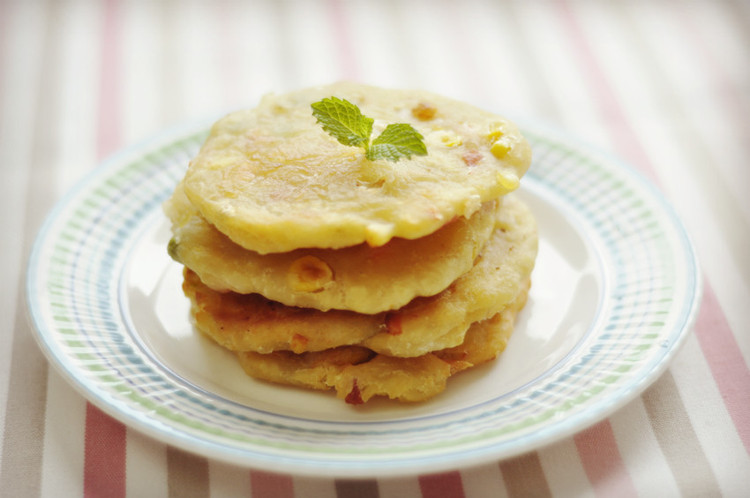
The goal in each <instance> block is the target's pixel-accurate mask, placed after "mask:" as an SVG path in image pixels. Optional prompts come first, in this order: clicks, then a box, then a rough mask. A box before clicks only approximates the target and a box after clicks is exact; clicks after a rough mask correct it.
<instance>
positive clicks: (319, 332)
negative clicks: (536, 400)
mask: <svg viewBox="0 0 750 498" xmlns="http://www.w3.org/2000/svg"><path fill="white" fill-rule="evenodd" d="M331 96H335V97H336V98H339V99H345V100H346V101H348V102H351V103H353V104H355V105H356V106H358V107H359V109H361V111H362V113H363V114H365V115H367V116H370V117H372V118H373V119H374V120H375V121H374V128H375V130H377V129H382V128H383V127H384V126H385V125H386V124H388V123H395V122H398V123H407V124H410V125H411V126H412V127H413V128H414V129H416V130H417V131H418V132H419V133H420V134H421V135H422V137H423V140H424V144H425V145H426V149H427V155H422V156H411V157H409V158H405V159H401V160H399V161H397V162H394V161H386V160H369V159H367V158H366V157H365V154H364V153H363V150H362V149H361V148H357V147H347V146H344V145H342V144H341V143H339V142H338V141H337V140H336V139H335V138H334V137H332V136H331V135H330V134H328V133H327V132H326V131H325V130H324V129H323V128H322V127H321V126H320V125H319V124H318V122H316V119H315V117H314V116H313V113H312V112H311V104H312V103H314V102H316V101H319V100H320V99H323V98H327V97H331ZM530 161H531V151H530V148H529V145H528V143H527V142H526V140H525V139H524V138H523V137H522V136H521V134H520V133H519V131H518V129H517V128H516V127H515V126H514V125H513V124H512V123H510V122H509V121H507V120H505V119H502V118H500V117H498V116H496V115H494V114H491V113H489V112H485V111H483V110H480V109H478V108H476V107H473V106H470V105H468V104H465V103H461V102H457V101H455V100H452V99H448V98H445V97H442V96H438V95H434V94H431V93H426V92H422V91H413V90H392V89H382V88H377V87H372V86H366V85H361V84H356V83H337V84H333V85H328V86H322V87H315V88H309V89H304V90H299V91H294V92H290V93H286V94H282V95H269V96H266V97H264V98H263V99H262V100H261V102H260V103H259V105H258V106H257V107H256V108H254V109H250V110H246V111H239V112H235V113H232V114H230V115H228V116H226V117H224V118H223V119H221V120H219V121H218V122H217V123H216V124H215V125H214V126H213V128H212V129H211V132H210V135H209V137H208V138H207V140H206V142H205V143H204V144H203V146H202V148H201V150H200V152H199V153H198V155H197V156H196V157H195V158H194V159H193V161H191V163H190V165H189V167H188V170H187V172H186V174H185V177H184V178H183V180H182V181H181V182H180V183H179V184H178V185H177V187H176V188H175V191H174V194H173V195H172V197H171V198H170V199H169V200H168V201H167V202H166V203H165V205H164V208H165V212H166V214H167V216H168V217H169V218H170V220H171V222H172V233H173V238H172V240H171V241H170V244H169V252H170V255H171V256H172V257H173V258H174V259H175V260H177V261H179V262H180V263H182V264H183V265H184V266H185V269H184V283H183V291H184V293H185V295H186V296H187V297H188V298H189V299H190V301H191V315H192V319H193V321H194V324H195V326H196V328H197V329H198V330H200V331H201V332H202V333H204V334H206V335H207V336H208V337H210V338H211V339H213V340H214V341H216V342H217V343H218V344H220V345H221V346H223V347H225V348H227V349H229V350H231V351H234V352H236V353H237V357H238V358H239V361H240V363H241V365H242V367H243V368H244V370H245V371H246V372H247V373H248V374H249V375H251V376H252V377H255V378H258V379H264V380H267V381H272V382H277V383H282V384H291V385H295V386H302V387H306V388H312V389H323V390H325V389H334V390H335V391H336V393H337V395H338V396H339V397H340V398H342V399H345V400H346V402H348V403H352V404H360V403H363V402H366V401H367V400H369V399H370V398H371V397H373V396H387V397H389V398H392V399H397V400H400V401H422V400H426V399H428V398H431V397H433V396H435V395H436V394H438V393H440V392H441V391H443V390H444V389H445V387H446V381H447V379H448V377H450V376H451V375H453V374H455V373H457V372H460V371H462V370H465V369H467V368H470V367H472V366H474V365H478V364H481V363H484V362H487V361H490V360H492V359H494V358H495V357H496V356H497V355H498V354H499V353H500V352H502V351H503V349H504V348H505V345H506V343H507V341H508V338H509V337H510V334H511V333H512V331H513V327H514V322H515V318H516V315H517V313H518V312H519V311H520V309H521V308H523V306H524V304H525V302H526V296H527V293H528V289H529V285H530V275H531V271H532V269H533V266H534V261H535V258H536V252H537V234H536V225H535V222H534V218H533V216H532V214H531V213H530V212H529V210H528V208H527V207H526V206H525V205H524V204H523V203H522V202H521V201H520V200H519V199H517V198H516V197H515V196H514V195H513V194H510V192H512V191H513V190H515V189H516V188H517V187H518V186H519V180H520V178H521V177H522V176H523V174H524V173H525V172H526V170H527V169H528V167H529V164H530ZM509 194H510V195H509Z"/></svg>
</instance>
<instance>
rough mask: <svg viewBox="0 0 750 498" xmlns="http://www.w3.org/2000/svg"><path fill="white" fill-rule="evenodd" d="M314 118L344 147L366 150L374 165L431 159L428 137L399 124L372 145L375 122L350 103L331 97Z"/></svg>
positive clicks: (316, 107)
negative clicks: (384, 162) (401, 160)
mask: <svg viewBox="0 0 750 498" xmlns="http://www.w3.org/2000/svg"><path fill="white" fill-rule="evenodd" d="M311 107H312V110H313V116H315V118H316V119H317V120H318V123H320V125H321V126H322V127H323V129H324V130H325V131H327V132H328V133H329V134H330V135H331V136H333V137H334V138H335V139H336V140H338V141H339V142H340V143H341V144H343V145H348V146H351V147H362V148H364V149H365V157H367V159H369V160H371V161H375V160H377V159H385V160H388V161H394V162H395V161H398V160H399V159H401V158H409V157H411V156H412V155H413V154H415V155H418V156H424V155H427V147H426V146H425V144H424V141H423V140H424V137H422V135H420V134H419V132H418V131H417V130H415V129H414V128H413V127H412V126H411V125H409V124H406V123H395V124H389V125H388V126H386V128H385V130H383V133H381V134H380V135H378V136H377V137H376V138H375V139H374V140H372V141H370V135H372V124H373V119H372V118H368V117H367V116H365V115H364V114H362V111H360V110H359V107H357V106H356V105H354V104H352V103H351V102H349V101H348V100H344V99H339V98H337V97H330V98H326V99H323V100H321V101H319V102H315V103H314V104H312V105H311Z"/></svg>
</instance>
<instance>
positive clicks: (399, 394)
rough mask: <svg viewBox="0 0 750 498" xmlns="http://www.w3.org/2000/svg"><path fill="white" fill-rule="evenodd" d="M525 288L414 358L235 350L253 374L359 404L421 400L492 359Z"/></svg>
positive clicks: (345, 350) (354, 349) (344, 350)
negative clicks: (378, 399)
mask: <svg viewBox="0 0 750 498" xmlns="http://www.w3.org/2000/svg"><path fill="white" fill-rule="evenodd" d="M527 294H528V288H524V289H523V290H522V291H521V292H520V293H519V295H518V296H517V297H516V299H514V300H513V302H512V303H510V305H509V306H508V307H506V308H505V309H504V310H503V311H502V312H500V313H497V314H496V315H494V316H493V317H491V318H489V319H487V320H484V321H481V322H478V323H475V324H473V325H472V326H471V328H470V329H469V331H468V333H467V334H466V338H465V340H464V342H463V343H462V344H460V345H458V346H456V347H453V348H449V349H444V350H441V351H435V352H430V353H426V354H424V355H421V356H418V357H416V358H395V357H390V356H386V355H383V354H376V353H374V352H373V351H371V350H369V349H367V348H364V347H360V346H343V347H338V348H334V349H328V350H325V351H319V352H313V353H303V354H294V353H291V352H288V351H277V352H274V353H270V354H259V353H254V352H240V353H237V356H238V358H239V361H240V364H241V365H242V368H243V369H244V370H245V372H246V373H247V374H248V375H250V376H251V377H255V378H258V379H262V380H266V381H270V382H275V383H279V384H288V385H293V386H299V387H304V388H309V389H318V390H328V389H335V391H336V395H337V397H339V398H341V399H344V400H346V402H347V403H350V404H362V403H365V402H367V401H368V400H369V399H371V398H372V397H374V396H386V397H388V398H391V399H396V400H399V401H405V402H418V401H425V400H427V399H429V398H432V397H434V396H436V395H437V394H439V393H441V392H442V391H443V390H445V388H446V382H447V380H448V378H449V377H450V376H452V375H455V374H456V373H458V372H460V371H462V370H466V369H468V368H471V367H474V366H476V365H480V364H482V363H486V362H488V361H491V360H493V359H494V358H496V357H497V355H498V354H500V353H501V352H502V351H503V350H504V349H505V347H506V345H507V343H508V339H509V338H510V336H511V334H512V332H513V327H514V324H515V319H516V316H517V314H518V312H519V311H520V310H521V308H523V306H524V305H525V303H526V297H527Z"/></svg>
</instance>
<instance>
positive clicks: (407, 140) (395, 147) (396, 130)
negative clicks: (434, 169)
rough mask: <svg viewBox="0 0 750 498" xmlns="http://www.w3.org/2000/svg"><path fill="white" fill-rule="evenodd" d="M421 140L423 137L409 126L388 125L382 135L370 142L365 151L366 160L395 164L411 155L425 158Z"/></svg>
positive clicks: (404, 124)
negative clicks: (378, 160)
mask: <svg viewBox="0 0 750 498" xmlns="http://www.w3.org/2000/svg"><path fill="white" fill-rule="evenodd" d="M423 140H424V137H423V136H422V135H420V134H419V132H418V131H417V130H415V129H414V128H413V127H412V126H411V125H409V124H406V123H396V124H389V125H388V126H386V127H385V130H383V133H381V134H380V135H379V136H378V137H377V138H376V139H375V140H373V141H372V144H371V145H370V148H369V150H368V151H367V159H370V160H371V161H374V160H376V159H387V160H389V161H394V162H395V161H398V160H399V159H401V158H409V157H411V155H412V154H416V155H418V156H425V155H427V147H426V146H425V144H424V142H423Z"/></svg>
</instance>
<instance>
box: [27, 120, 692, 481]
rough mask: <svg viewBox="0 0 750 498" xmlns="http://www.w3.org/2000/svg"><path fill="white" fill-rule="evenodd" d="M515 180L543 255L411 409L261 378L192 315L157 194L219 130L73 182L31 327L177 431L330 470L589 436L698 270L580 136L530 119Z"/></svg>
mask: <svg viewBox="0 0 750 498" xmlns="http://www.w3.org/2000/svg"><path fill="white" fill-rule="evenodd" d="M525 132H526V135H527V137H528V138H529V139H530V141H531V142H532V144H533V148H534V158H535V159H534V165H533V167H532V169H531V171H530V172H529V174H528V175H527V176H526V177H525V178H524V180H523V182H522V184H523V186H522V188H521V191H520V193H519V195H522V196H523V198H524V199H525V200H526V201H527V202H528V204H529V205H530V206H531V208H532V209H533V211H534V213H535V215H536V217H537V220H538V223H539V231H540V252H539V258H538V263H537V267H536V269H535V271H534V275H533V286H532V290H531V293H530V296H529V302H528V305H527V306H526V308H525V309H524V310H523V312H522V313H521V315H520V321H519V323H518V326H517V329H516V331H515V333H514V335H513V337H512V338H511V341H510V344H509V345H508V348H507V349H506V351H505V352H504V354H503V355H502V356H501V357H500V358H499V359H498V360H497V361H495V362H492V363H491V364H488V365H485V366H482V367H480V368H477V369H474V370H471V371H467V372H465V373H462V374H460V375H458V376H456V377H455V378H452V379H451V380H450V381H449V385H448V388H447V390H446V391H445V393H444V394H442V395H440V396H438V397H436V398H434V399H433V400H431V401H429V402H427V403H423V404H416V405H403V404H397V403H393V402H389V401H387V400H374V401H371V402H369V403H367V404H366V405H363V406H349V405H346V404H344V403H343V402H341V401H340V400H338V399H336V398H335V397H334V395H333V394H331V393H320V392H311V391H305V390H299V389H294V388H288V387H280V386H275V385H269V384H265V383H262V382H258V381H255V380H253V379H250V378H249V377H247V376H246V375H245V374H244V373H243V372H242V370H241V369H240V367H239V366H238V364H237V363H236V362H235V360H234V357H233V356H232V355H230V354H229V353H228V352H226V351H224V350H222V349H221V348H219V347H218V346H216V345H214V344H213V343H211V342H210V341H208V340H206V339H204V338H203V337H202V336H200V335H198V334H197V333H195V332H194V331H193V329H192V328H191V325H190V322H189V319H188V302H187V300H186V299H185V297H184V296H183V295H182V292H181V289H180V283H181V275H180V271H181V270H180V267H179V265H177V264H176V263H174V262H172V261H171V260H170V259H169V257H168V256H167V253H166V245H167V241H168V240H169V229H168V225H167V223H166V220H165V218H164V216H163V215H162V212H161V209H160V205H161V203H162V201H163V200H164V199H165V198H166V197H167V196H168V195H169V194H170V192H171V190H172V189H173V187H174V185H175V183H176V182H177V180H178V179H179V178H180V177H181V176H182V175H183V172H184V169H185V167H186V165H187V163H188V161H189V159H190V158H191V157H192V156H193V155H194V153H195V152H196V151H197V149H198V147H199V145H200V143H201V142H202V141H203V139H204V137H205V135H206V133H207V127H205V126H199V127H195V128H192V129H182V130H177V131H174V132H171V133H168V134H165V135H162V136H160V137H158V138H156V139H154V140H152V141H150V142H149V143H146V144H142V145H140V146H138V147H135V148H132V149H130V150H127V151H125V152H123V153H121V154H119V155H117V156H116V157H114V158H113V159H111V160H109V161H108V162H107V163H105V164H104V165H102V166H101V167H100V168H98V169H97V170H96V171H95V172H94V173H93V174H92V175H91V176H90V177H89V178H87V179H86V180H85V181H84V182H83V183H82V184H80V185H79V186H78V187H77V188H76V189H75V190H74V191H73V192H71V193H70V194H69V195H67V196H66V197H65V198H64V199H63V200H62V201H61V202H60V203H59V205H58V206H57V207H56V208H55V209H54V211H53V212H52V213H51V215H50V216H49V218H48V219H47V221H46V223H45V225H44V226H43V228H42V230H41V232H40V234H39V237H38V239H37V242H36V244H35V246H34V249H33V252H32V255H31V259H30V264H29V270H28V276H27V279H28V282H27V284H28V285H27V289H28V293H27V297H28V304H29V309H30V312H31V317H32V320H33V322H34V325H35V330H36V337H37V340H38V342H39V344H40V346H41V348H42V350H43V351H44V352H45V354H46V355H47V357H48V358H49V360H50V362H51V363H52V364H53V365H55V366H56V367H57V368H58V369H59V371H60V372H62V374H63V376H64V377H65V378H66V379H67V380H68V381H70V382H71V383H72V384H73V385H74V386H75V387H76V388H78V389H79V390H80V392H81V393H83V395H84V396H86V398H88V399H89V400H90V401H91V402H93V403H95V404H96V405H97V406H99V407H100V408H101V409H103V410H104V411H106V412H108V413H109V414H110V415H112V416H114V417H115V418H117V419H119V420H121V421H122V422H124V423H126V424H128V425H130V426H132V427H134V428H136V429H139V430H141V431H143V432H145V433H147V434H150V435H151V436H153V437H155V438H157V439H159V440H162V441H164V442H166V443H169V444H172V445H175V446H177V447H181V448H183V449H186V450H189V451H193V452H196V453H199V454H202V455H205V456H207V457H212V458H217V459H221V460H224V461H228V462H232V463H235V464H241V465H248V466H252V467H255V468H261V469H266V470H272V471H278V472H286V473H296V474H300V475H316V476H345V477H365V476H381V477H382V476H394V475H402V474H417V473H427V472H437V471H443V470H447V469H454V468H459V467H467V466H471V465H475V464H480V463H484V462H489V461H493V460H496V459H500V458H504V457H508V456H512V455H516V454H519V453H522V452H525V451H529V450H532V449H534V448H537V447H539V446H541V445H544V444H547V443H550V442H552V441H555V440H557V439H560V438H562V437H565V436H568V435H570V434H573V433H575V432H576V431H579V430H581V429H584V428H585V427H587V426H589V425H591V424H593V423H595V422H597V421H599V420H601V419H602V418H604V417H606V416H607V415H609V414H610V413H612V412H613V411H614V410H616V409H617V408H619V407H620V406H622V405H624V404H625V403H627V402H628V401H629V400H631V399H632V398H634V397H635V396H637V395H638V394H639V393H640V392H642V391H643V390H644V389H645V388H646V387H647V386H648V385H649V384H650V383H651V382H653V381H654V380H655V379H656V378H657V377H658V376H659V374H660V373H661V372H662V371H663V370H664V369H665V368H666V365H667V362H668V360H669V359H671V358H672V356H674V354H675V352H676V350H677V348H678V346H679V345H680V344H681V343H682V342H683V340H684V338H685V336H686V334H687V333H688V330H689V328H690V327H691V325H692V322H693V320H694V318H695V313H696V309H697V305H698V302H699V299H700V290H701V283H700V273H699V271H698V266H697V262H696V259H695V254H694V251H693V249H692V247H691V244H690V241H689V240H688V237H687V236H686V234H685V231H684V229H683V227H682V225H681V223H680V222H679V220H678V219H677V218H676V216H675V214H674V213H673V211H672V210H671V208H670V207H669V206H668V204H667V203H666V202H665V201H664V199H663V198H662V197H661V196H660V194H659V193H658V192H657V191H656V190H654V189H653V188H652V187H650V186H649V185H648V184H647V183H646V182H644V181H643V180H642V179H641V178H640V177H638V176H637V175H636V174H634V173H633V172H632V171H631V170H630V169H628V168H627V167H624V166H623V165H621V164H619V163H618V162H617V161H615V160H613V159H611V158H609V157H606V156H603V155H601V154H599V153H597V152H594V151H592V150H590V149H589V148H587V147H584V146H581V145H579V144H578V143H576V142H574V141H571V140H570V139H569V138H567V137H563V136H559V135H557V134H555V133H551V132H548V131H543V130H541V129H538V128H536V127H529V128H528V129H526V130H525Z"/></svg>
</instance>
